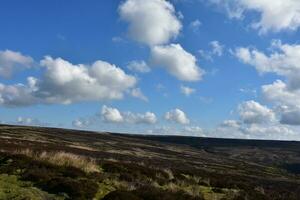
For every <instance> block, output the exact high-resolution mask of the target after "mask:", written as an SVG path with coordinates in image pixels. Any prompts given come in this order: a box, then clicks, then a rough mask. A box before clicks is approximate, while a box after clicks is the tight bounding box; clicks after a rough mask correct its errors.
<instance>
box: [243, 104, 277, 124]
mask: <svg viewBox="0 0 300 200" xmlns="http://www.w3.org/2000/svg"><path fill="white" fill-rule="evenodd" d="M238 111H239V115H240V117H241V120H242V121H243V122H244V123H246V124H261V123H266V122H272V121H274V120H275V113H274V112H273V111H272V110H271V109H269V108H267V107H266V106H263V105H261V104H259V103H258V102H255V101H246V102H243V103H242V104H240V105H239V107H238Z"/></svg>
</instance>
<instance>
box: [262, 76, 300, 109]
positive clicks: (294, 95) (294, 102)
mask: <svg viewBox="0 0 300 200" xmlns="http://www.w3.org/2000/svg"><path fill="white" fill-rule="evenodd" d="M262 93H263V96H264V98H265V99H266V100H268V101H270V102H273V103H275V104H277V105H285V106H290V107H300V91H299V90H292V91H291V90H289V89H288V86H287V84H286V83H284V82H283V81H281V80H277V81H275V82H274V83H272V84H269V85H263V86H262Z"/></svg>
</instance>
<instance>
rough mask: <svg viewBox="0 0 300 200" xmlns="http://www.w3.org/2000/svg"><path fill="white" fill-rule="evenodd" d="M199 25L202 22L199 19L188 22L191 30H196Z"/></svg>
mask: <svg viewBox="0 0 300 200" xmlns="http://www.w3.org/2000/svg"><path fill="white" fill-rule="evenodd" d="M201 25H202V23H201V21H200V20H199V19H196V20H194V21H192V22H191V23H190V27H191V28H192V29H193V31H198V30H199V27H200V26H201Z"/></svg>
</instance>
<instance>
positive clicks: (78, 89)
mask: <svg viewBox="0 0 300 200" xmlns="http://www.w3.org/2000/svg"><path fill="white" fill-rule="evenodd" d="M40 64H41V66H42V68H43V70H44V72H43V75H42V77H41V78H40V79H37V78H34V77H29V78H28V81H27V84H15V85H4V84H0V103H1V104H2V105H7V106H26V105H31V104H36V103H41V104H52V103H60V104H69V103H73V102H81V101H100V100H113V99H121V98H123V95H124V92H125V91H127V90H128V89H130V88H133V87H134V86H135V84H136V82H137V80H136V78H135V77H134V76H131V75H128V74H126V73H125V72H124V71H123V70H122V69H121V68H118V67H117V66H115V65H112V64H110V63H107V62H104V61H101V60H98V61H96V62H94V63H93V64H92V65H83V64H78V65H74V64H72V63H70V62H68V61H66V60H63V59H62V58H56V59H53V58H52V57H50V56H46V57H45V58H44V59H43V60H42V61H41V62H40Z"/></svg>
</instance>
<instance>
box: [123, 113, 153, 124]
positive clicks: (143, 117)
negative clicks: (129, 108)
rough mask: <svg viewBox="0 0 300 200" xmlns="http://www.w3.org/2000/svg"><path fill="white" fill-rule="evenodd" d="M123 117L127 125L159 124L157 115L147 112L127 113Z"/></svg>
mask: <svg viewBox="0 0 300 200" xmlns="http://www.w3.org/2000/svg"><path fill="white" fill-rule="evenodd" d="M123 116H124V119H125V121H126V122H127V123H132V124H155V123H156V122H157V118H156V115H155V114H154V113H152V112H146V113H144V114H140V113H132V112H125V113H123Z"/></svg>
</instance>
